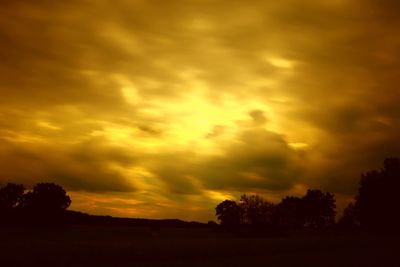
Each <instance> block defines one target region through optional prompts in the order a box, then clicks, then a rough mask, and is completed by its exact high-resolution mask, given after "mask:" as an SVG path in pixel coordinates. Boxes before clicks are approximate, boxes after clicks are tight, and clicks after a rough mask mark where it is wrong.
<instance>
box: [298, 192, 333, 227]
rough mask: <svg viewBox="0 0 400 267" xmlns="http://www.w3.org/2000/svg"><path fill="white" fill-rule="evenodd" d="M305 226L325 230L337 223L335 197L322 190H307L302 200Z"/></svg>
mask: <svg viewBox="0 0 400 267" xmlns="http://www.w3.org/2000/svg"><path fill="white" fill-rule="evenodd" d="M301 202H302V203H301V212H302V215H303V216H304V217H303V218H304V225H305V226H306V227H309V228H314V229H316V228H323V227H327V226H331V225H333V224H334V223H335V214H336V212H335V208H336V204H335V196H334V195H333V194H331V193H329V192H327V193H322V192H321V191H320V190H311V189H309V190H307V194H306V195H305V196H304V197H303V198H302V200H301Z"/></svg>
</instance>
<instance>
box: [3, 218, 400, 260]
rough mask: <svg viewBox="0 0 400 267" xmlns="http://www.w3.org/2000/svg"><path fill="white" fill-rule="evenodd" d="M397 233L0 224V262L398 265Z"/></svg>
mask: <svg viewBox="0 0 400 267" xmlns="http://www.w3.org/2000/svg"><path fill="white" fill-rule="evenodd" d="M398 241H399V240H398V238H396V237H393V236H389V235H386V236H379V235H371V234H369V235H366V234H362V235H361V234H357V235H355V234H352V235H343V234H333V235H325V236H324V237H316V236H313V237H310V236H309V237H290V238H289V237H286V238H239V237H233V236H230V235H228V234H226V233H216V232H212V231H210V230H208V229H160V230H155V229H149V228H132V227H131V228H129V227H126V228H122V227H99V226H96V227H94V226H93V227H89V226H86V227H67V228H60V229H41V230H38V229H27V228H14V229H9V228H3V229H2V231H1V235H0V266H4V267H8V266H10V267H11V266H62V267H64V266H74V267H75V266H76V267H78V266H190V267H193V266H307V267H309V266H324V267H328V266H341V267H342V266H394V267H395V266H400V245H399V243H398Z"/></svg>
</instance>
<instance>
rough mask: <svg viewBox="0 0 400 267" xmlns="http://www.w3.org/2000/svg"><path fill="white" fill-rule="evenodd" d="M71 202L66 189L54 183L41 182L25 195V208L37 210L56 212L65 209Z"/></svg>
mask: <svg viewBox="0 0 400 267" xmlns="http://www.w3.org/2000/svg"><path fill="white" fill-rule="evenodd" d="M70 204H71V199H70V197H69V196H68V195H67V194H66V192H65V190H64V189H63V188H62V187H61V186H59V185H56V184H53V183H39V184H37V185H35V186H34V187H33V190H32V191H30V192H28V193H26V194H25V196H24V208H27V209H30V210H33V211H35V212H43V213H54V212H60V211H64V210H65V209H67V208H68V207H69V205H70Z"/></svg>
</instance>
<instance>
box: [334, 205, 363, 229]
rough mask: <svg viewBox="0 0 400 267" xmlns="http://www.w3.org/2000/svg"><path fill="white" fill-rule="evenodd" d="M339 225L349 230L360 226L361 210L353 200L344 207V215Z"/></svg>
mask: <svg viewBox="0 0 400 267" xmlns="http://www.w3.org/2000/svg"><path fill="white" fill-rule="evenodd" d="M338 225H339V226H340V227H341V228H344V229H348V230H353V229H355V228H358V227H359V226H360V217H359V210H358V207H357V206H356V205H355V204H354V203H353V202H351V203H349V205H348V206H347V207H346V208H345V209H344V211H343V216H342V218H340V220H339V222H338Z"/></svg>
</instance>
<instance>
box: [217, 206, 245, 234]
mask: <svg viewBox="0 0 400 267" xmlns="http://www.w3.org/2000/svg"><path fill="white" fill-rule="evenodd" d="M215 211H216V212H215V214H216V215H217V218H218V220H220V221H221V225H222V226H224V227H227V228H232V227H237V226H239V225H240V222H241V218H242V210H241V208H240V207H239V206H238V205H237V204H236V202H235V201H233V200H224V201H223V202H221V203H220V204H218V206H217V207H216V208H215Z"/></svg>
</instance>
